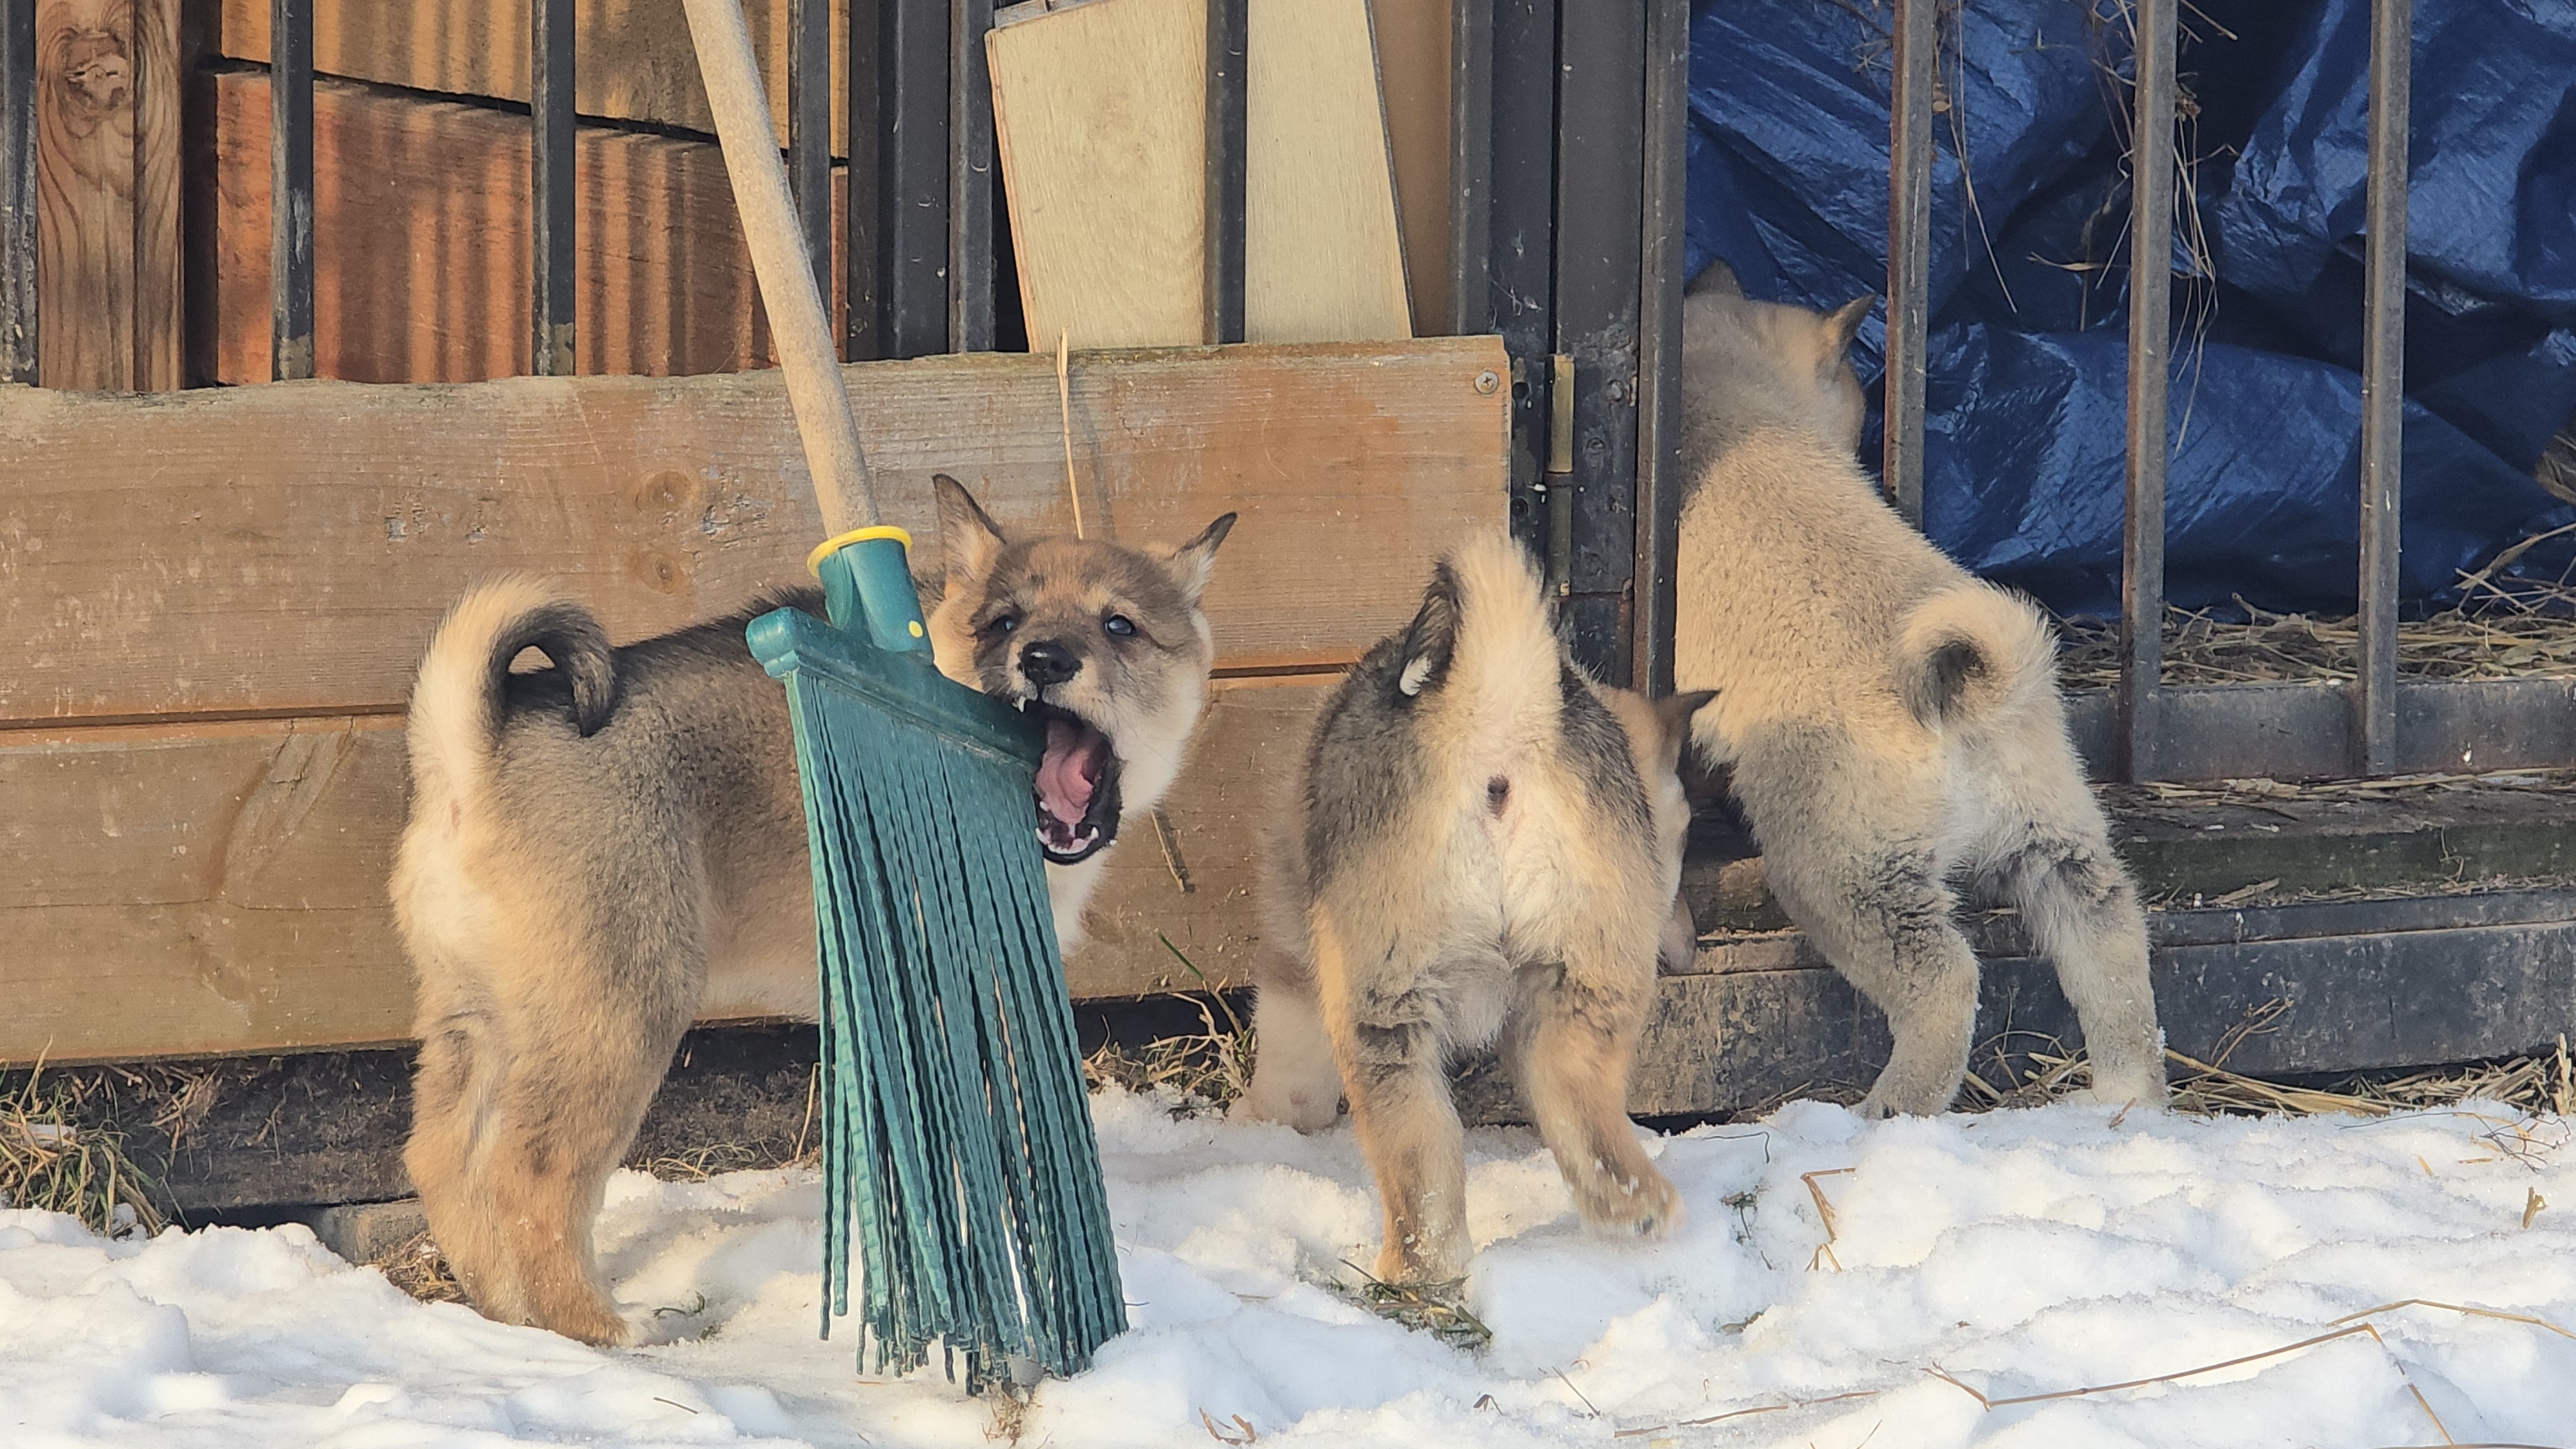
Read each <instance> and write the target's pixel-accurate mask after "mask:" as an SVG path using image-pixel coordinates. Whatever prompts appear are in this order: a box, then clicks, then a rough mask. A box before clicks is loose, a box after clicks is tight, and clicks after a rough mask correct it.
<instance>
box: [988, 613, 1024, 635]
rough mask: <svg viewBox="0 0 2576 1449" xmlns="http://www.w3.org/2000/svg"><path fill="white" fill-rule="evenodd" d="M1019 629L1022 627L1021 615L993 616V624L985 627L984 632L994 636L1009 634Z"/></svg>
mask: <svg viewBox="0 0 2576 1449" xmlns="http://www.w3.org/2000/svg"><path fill="white" fill-rule="evenodd" d="M1018 627H1020V616H1019V615H1017V614H996V615H994V616H993V622H991V623H989V624H987V625H985V626H984V632H985V633H987V634H993V635H1001V634H1008V633H1010V632H1011V631H1012V630H1013V629H1016V628H1018Z"/></svg>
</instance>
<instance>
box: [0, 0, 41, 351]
mask: <svg viewBox="0 0 2576 1449" xmlns="http://www.w3.org/2000/svg"><path fill="white" fill-rule="evenodd" d="M35 380H36V0H0V382H34V381H35Z"/></svg>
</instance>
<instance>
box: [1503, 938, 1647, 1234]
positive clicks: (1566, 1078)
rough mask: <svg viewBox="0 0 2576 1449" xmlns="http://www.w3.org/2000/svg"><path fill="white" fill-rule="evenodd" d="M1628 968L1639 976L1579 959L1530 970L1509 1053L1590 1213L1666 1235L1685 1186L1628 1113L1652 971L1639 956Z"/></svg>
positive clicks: (1619, 1227) (1599, 1223)
mask: <svg viewBox="0 0 2576 1449" xmlns="http://www.w3.org/2000/svg"><path fill="white" fill-rule="evenodd" d="M1614 969H1615V968H1614ZM1626 974H1627V975H1628V976H1631V977H1635V978H1637V979H1635V980H1625V981H1623V980H1618V978H1617V977H1609V978H1608V980H1611V981H1617V984H1616V985H1609V984H1596V983H1602V982H1604V979H1605V978H1604V976H1600V975H1594V974H1592V973H1590V972H1587V971H1584V970H1581V969H1580V968H1576V969H1559V968H1554V967H1549V968H1543V969H1533V970H1529V971H1525V972H1523V973H1522V987H1521V993H1520V995H1521V1000H1520V1002H1519V1003H1518V1005H1517V1009H1516V1010H1515V1011H1514V1013H1513V1017H1512V1023H1511V1026H1510V1027H1509V1028H1508V1030H1507V1032H1506V1034H1505V1035H1504V1038H1503V1055H1504V1057H1505V1059H1506V1060H1507V1061H1508V1062H1509V1063H1510V1065H1511V1069H1512V1075H1513V1076H1514V1077H1515V1078H1516V1079H1517V1080H1518V1081H1519V1082H1520V1087H1521V1095H1522V1096H1524V1097H1526V1098H1527V1099H1528V1101H1529V1108H1530V1116H1531V1117H1532V1119H1533V1120H1534V1121H1535V1122H1536V1123H1537V1125H1538V1132H1539V1136H1540V1138H1541V1139H1542V1140H1544V1141H1545V1142H1546V1143H1547V1148H1548V1151H1549V1152H1550V1153H1551V1154H1553V1155H1554V1156H1555V1158H1556V1167H1557V1171H1558V1172H1560V1173H1562V1174H1563V1175H1564V1177H1565V1186H1566V1190H1567V1191H1568V1192H1570V1193H1572V1194H1573V1196H1574V1210H1575V1212H1576V1213H1578V1214H1579V1215H1581V1217H1582V1219H1583V1221H1584V1223H1585V1224H1586V1225H1588V1226H1590V1227H1593V1228H1598V1229H1602V1230H1605V1231H1609V1232H1614V1233H1624V1234H1632V1235H1635V1236H1638V1237H1648V1238H1652V1237H1662V1236H1664V1235H1666V1234H1668V1233H1670V1232H1671V1231H1672V1230H1673V1229H1674V1228H1675V1227H1676V1226H1678V1225H1679V1223H1680V1221H1681V1217H1682V1202H1681V1194H1680V1193H1678V1192H1676V1191H1674V1190H1673V1185H1672V1184H1671V1183H1670V1182H1667V1181H1665V1179H1664V1175H1663V1174H1662V1173H1660V1172H1657V1171H1656V1170H1655V1165H1654V1163H1653V1162H1651V1161H1650V1160H1648V1159H1647V1157H1646V1152H1645V1149H1644V1148H1643V1147H1641V1146H1639V1145H1638V1142H1637V1130H1636V1128H1635V1126H1634V1125H1632V1124H1631V1123H1630V1122H1629V1120H1628V1076H1629V1073H1630V1071H1631V1070H1632V1069H1633V1067H1634V1065H1635V1062H1636V1055H1637V1038H1638V1036H1639V1035H1640V1034H1641V1033H1643V1032H1644V1030H1645V1025H1646V1007H1647V1004H1648V1001H1649V999H1650V997H1651V994H1652V991H1653V972H1652V969H1651V968H1647V969H1645V970H1642V971H1640V970H1639V969H1638V968H1636V967H1633V966H1632V967H1630V968H1629V970H1628V972H1627V973H1626Z"/></svg>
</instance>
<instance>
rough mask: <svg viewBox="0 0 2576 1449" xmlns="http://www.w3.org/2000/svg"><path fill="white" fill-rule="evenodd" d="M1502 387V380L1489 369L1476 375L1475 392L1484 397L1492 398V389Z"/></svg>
mask: <svg viewBox="0 0 2576 1449" xmlns="http://www.w3.org/2000/svg"><path fill="white" fill-rule="evenodd" d="M1502 385H1503V380H1502V378H1501V377H1500V376H1498V375H1497V374H1495V373H1494V372H1493V371H1492V370H1490V369H1488V370H1486V371H1484V372H1480V373H1477V374H1476V391H1477V392H1479V393H1481V394H1483V395H1484V396H1486V397H1492V396H1493V395H1494V389H1495V388H1498V387H1501V386H1502Z"/></svg>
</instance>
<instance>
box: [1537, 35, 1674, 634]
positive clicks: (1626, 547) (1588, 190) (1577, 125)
mask: <svg viewBox="0 0 2576 1449" xmlns="http://www.w3.org/2000/svg"><path fill="white" fill-rule="evenodd" d="M1650 8H1651V7H1650V6H1648V5H1644V4H1639V3H1629V4H1624V5H1602V4H1597V3H1596V4H1585V3H1571V4H1567V5H1564V6H1563V7H1562V23H1561V25H1560V27H1559V32H1558V37H1557V82H1556V104H1557V112H1556V114H1557V125H1556V145H1557V150H1556V237H1555V241H1556V255H1555V265H1556V307H1555V311H1556V350H1557V351H1559V352H1562V353H1567V354H1570V355H1571V356H1572V357H1573V359H1574V380H1575V383H1576V387H1575V389H1574V407H1573V414H1572V420H1573V432H1574V436H1573V438H1572V439H1571V440H1570V441H1571V443H1572V446H1573V465H1574V472H1573V475H1572V477H1571V479H1570V480H1567V482H1570V483H1571V485H1572V487H1573V489H1574V498H1573V501H1572V504H1571V510H1572V517H1571V527H1572V532H1573V539H1572V544H1571V552H1570V556H1569V568H1570V573H1569V575H1568V581H1569V583H1570V585H1571V592H1570V594H1569V595H1568V596H1567V598H1566V599H1565V602H1564V605H1563V609H1562V614H1563V617H1564V623H1565V631H1566V637H1567V642H1568V643H1569V644H1570V645H1571V646H1572V648H1573V651H1574V656H1575V658H1576V659H1578V660H1580V661H1581V662H1582V663H1583V664H1584V665H1585V666H1586V667H1588V668H1590V669H1592V670H1593V671H1595V673H1596V674H1598V676H1599V677H1601V678H1603V679H1606V680H1609V681H1611V682H1612V683H1617V684H1628V683H1632V682H1634V676H1633V674H1632V670H1633V668H1634V666H1635V663H1636V660H1635V658H1634V655H1633V653H1632V646H1633V645H1634V643H1635V639H1636V619H1637V614H1638V607H1637V605H1638V595H1637V584H1638V580H1637V534H1638V526H1637V509H1638V502H1639V493H1638V482H1639V479H1640V477H1641V472H1640V469H1639V467H1638V462H1637V442H1638V412H1639V408H1638V397H1637V391H1638V384H1639V382H1640V381H1641V380H1642V375H1643V369H1642V368H1641V366H1640V359H1639V351H1638V348H1639V342H1640V321H1641V319H1640V316H1639V309H1640V308H1641V307H1642V306H1643V304H1644V300H1645V297H1644V291H1645V289H1644V287H1643V284H1642V280H1641V277H1640V268H1641V267H1642V266H1643V265H1644V262H1645V252H1646V240H1645V234H1644V233H1645V217H1646V207H1645V195H1646V156H1647V153H1648V151H1649V150H1650V149H1651V148H1650V147H1649V146H1648V145H1647V142H1646V135H1645V127H1646V113H1647V107H1646V93H1647V90H1648V82H1647V72H1648V69H1649V67H1648V65H1647V59H1646V56H1647V49H1646V12H1647V10H1648V9H1650ZM1564 486H1566V483H1565V482H1558V483H1553V484H1551V487H1564ZM1554 506H1556V505H1555V504H1554V503H1553V500H1551V507H1554Z"/></svg>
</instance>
